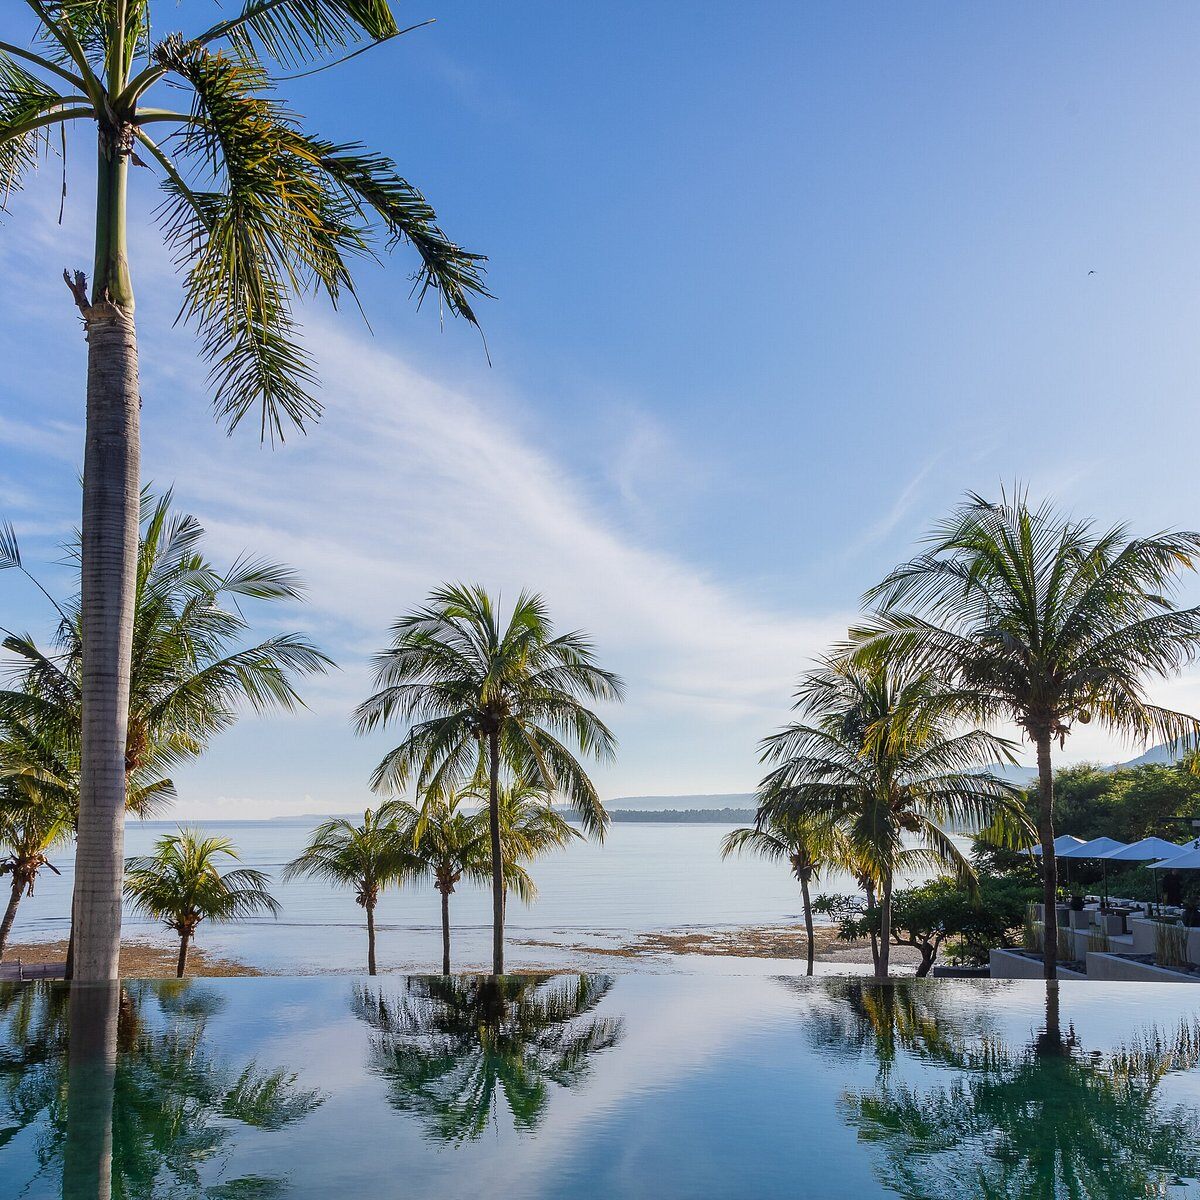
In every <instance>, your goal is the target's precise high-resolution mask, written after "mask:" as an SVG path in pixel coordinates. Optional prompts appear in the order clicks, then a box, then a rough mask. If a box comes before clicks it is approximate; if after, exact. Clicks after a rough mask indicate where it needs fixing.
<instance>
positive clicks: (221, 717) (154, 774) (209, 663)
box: [0, 490, 331, 970]
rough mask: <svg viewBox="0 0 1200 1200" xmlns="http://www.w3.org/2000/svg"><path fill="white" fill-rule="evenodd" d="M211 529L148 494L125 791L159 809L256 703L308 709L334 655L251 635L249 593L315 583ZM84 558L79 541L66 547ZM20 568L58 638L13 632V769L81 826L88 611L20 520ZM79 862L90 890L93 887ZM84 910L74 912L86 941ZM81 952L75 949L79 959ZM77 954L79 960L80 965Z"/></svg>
mask: <svg viewBox="0 0 1200 1200" xmlns="http://www.w3.org/2000/svg"><path fill="white" fill-rule="evenodd" d="M204 536H205V535H204V528H203V526H201V524H200V523H199V521H197V520H196V518H195V517H192V516H189V515H188V514H186V513H180V512H177V511H175V510H174V509H173V508H172V494H171V492H170V490H168V491H167V492H165V493H164V494H163V495H162V496H159V497H155V496H153V495H151V494H150V493H149V492H145V493H143V496H142V524H141V538H140V542H139V546H138V559H137V576H136V585H135V606H134V614H133V657H132V663H131V671H130V677H129V716H128V720H127V722H126V734H125V758H124V761H125V800H126V807H127V809H128V810H129V811H130V812H133V813H136V814H137V815H138V816H141V817H146V816H152V815H153V814H154V813H155V811H156V810H157V809H158V808H160V807H161V806H162V805H163V804H164V803H165V802H167V801H169V800H170V799H171V798H172V797H173V796H174V793H175V789H174V784H173V783H172V782H171V779H170V778H169V777H168V775H167V772H169V771H170V770H172V769H173V768H174V767H175V766H177V765H178V764H179V763H181V762H183V761H185V760H187V759H189V758H194V757H196V756H198V755H200V754H201V753H202V752H203V751H204V750H205V748H206V747H207V745H208V743H209V741H210V740H211V739H212V738H213V736H215V735H216V734H217V733H219V732H221V731H222V730H224V729H227V728H228V727H229V726H231V725H232V724H234V722H235V721H236V720H237V718H238V715H239V712H240V711H241V709H242V708H243V707H244V706H246V705H248V706H249V707H251V708H253V709H255V710H257V711H269V710H271V709H280V710H283V711H291V710H293V709H295V708H296V707H298V706H302V704H303V702H302V701H301V699H300V696H299V693H298V691H297V689H296V681H297V679H298V678H299V677H300V676H303V675H307V674H312V673H318V672H321V671H324V670H325V668H326V667H327V666H329V665H331V660H330V659H329V658H328V657H327V656H326V655H324V654H323V653H321V651H320V650H318V649H317V648H316V647H315V646H314V645H313V644H312V643H311V642H310V641H309V640H308V639H307V638H306V637H304V636H302V635H300V634H295V633H284V634H279V635H276V636H274V637H271V638H267V639H266V640H265V641H262V642H259V643H258V644H246V634H247V633H248V632H249V629H250V625H249V622H248V621H247V620H246V617H245V615H244V614H243V612H242V610H241V608H240V604H241V602H243V601H245V600H257V601H267V602H289V601H296V600H298V599H301V598H302V597H303V594H304V589H303V586H302V584H301V582H300V580H299V578H298V576H297V575H296V573H295V572H294V571H293V570H292V569H291V568H290V567H286V566H282V565H280V564H278V563H274V562H270V561H268V560H265V559H260V558H254V557H250V556H247V555H243V556H242V557H240V558H238V559H237V560H236V561H235V562H234V563H232V564H231V565H230V566H229V567H228V568H227V569H225V570H221V569H219V568H218V567H216V566H215V565H214V564H213V563H212V562H211V561H210V560H209V559H207V558H206V557H205V555H204V552H203V542H204ZM65 550H66V553H67V557H68V560H69V561H75V562H78V561H79V560H80V558H81V546H80V543H79V541H78V539H76V540H75V541H74V542H71V543H68V544H67V546H66V547H65ZM2 569H11V570H16V571H20V572H21V573H22V574H23V575H25V576H26V577H27V578H28V579H29V580H30V581H31V582H32V583H33V584H34V586H35V587H37V588H38V589H39V590H40V591H41V592H42V593H43V595H45V596H46V598H47V599H48V600H49V601H50V603H51V604H52V605H53V607H54V610H55V612H56V614H57V616H58V629H57V632H56V635H55V639H54V644H53V645H52V646H51V647H49V648H45V649H43V648H42V647H39V646H38V645H37V644H36V643H35V642H34V641H33V640H32V639H31V638H29V637H28V636H25V635H18V634H15V633H11V632H8V631H5V632H6V634H7V636H6V638H5V640H4V643H3V645H4V647H5V649H7V650H8V651H10V653H11V654H13V655H14V667H13V668H12V670H13V673H14V674H15V675H16V681H15V682H16V686H15V687H13V688H8V689H3V690H0V739H3V743H2V745H0V773H6V774H12V773H17V774H20V775H21V776H22V777H23V778H24V779H25V781H26V783H27V785H28V786H36V789H37V791H38V793H39V795H40V797H41V800H40V802H46V803H50V804H51V805H52V806H59V807H63V806H65V807H67V808H68V809H69V810H70V811H71V813H72V820H73V822H74V823H75V824H76V825H77V823H78V820H79V811H80V795H81V791H80V776H81V762H80V759H81V749H82V728H83V716H82V708H83V694H84V689H83V657H84V655H83V611H82V602H81V599H80V597H79V596H74V597H72V598H70V599H69V600H67V601H66V602H64V603H61V604H60V603H59V602H58V601H56V600H54V599H53V597H51V596H50V594H49V592H47V591H46V589H45V588H44V587H42V585H41V584H40V583H39V582H38V580H37V578H36V577H35V576H34V575H33V574H32V572H30V570H29V569H28V568H27V567H26V566H25V564H24V563H23V561H22V558H21V551H20V547H19V545H18V542H17V539H16V537H15V535H14V533H13V531H12V529H11V527H4V528H3V529H2V530H0V570H2ZM80 886H81V885H80V875H79V871H78V870H77V871H76V889H77V896H78V895H81V893H79V891H78V889H79V888H80ZM74 931H75V921H74V913H73V914H72V939H71V946H72V948H73V946H74ZM72 958H73V954H72V953H71V951H68V959H69V960H71V959H72ZM73 965H74V964H73V962H70V961H69V963H68V968H69V970H70V968H71V967H73Z"/></svg>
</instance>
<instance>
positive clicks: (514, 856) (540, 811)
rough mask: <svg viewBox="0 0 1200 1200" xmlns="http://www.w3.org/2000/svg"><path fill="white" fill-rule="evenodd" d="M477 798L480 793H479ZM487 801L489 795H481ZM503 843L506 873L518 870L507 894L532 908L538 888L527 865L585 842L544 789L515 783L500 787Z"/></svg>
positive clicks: (509, 883)
mask: <svg viewBox="0 0 1200 1200" xmlns="http://www.w3.org/2000/svg"><path fill="white" fill-rule="evenodd" d="M477 794H478V793H477ZM480 798H481V799H483V800H486V794H482V795H480ZM499 807H500V843H501V845H502V846H503V848H504V865H505V871H506V872H507V871H508V869H509V868H510V867H516V868H517V870H516V872H514V873H513V880H510V881H509V882H508V885H507V886H508V890H509V891H512V892H516V893H517V898H518V899H519V900H521V901H522V902H523V903H525V904H530V903H532V902H533V900H535V899H536V898H537V886H536V885H535V884H534V882H533V880H532V879H531V878H530V876H529V874H528V872H527V871H526V870H525V864H526V863H531V862H533V861H534V860H535V859H538V858H541V857H543V856H544V855H546V854H549V853H551V852H552V851H554V850H562V849H564V848H565V847H567V846H569V845H570V844H571V842H572V841H575V840H576V839H578V840H579V841H583V834H582V832H580V830H578V829H576V828H575V827H574V826H573V825H572V824H571V823H570V822H569V821H568V820H567V819H566V818H565V817H564V816H563V815H562V814H561V813H560V812H558V811H557V810H556V809H555V807H554V802H553V799H552V798H551V797H550V795H549V794H548V793H547V792H546V791H545V789H543V788H540V787H537V786H535V785H534V784H530V783H526V782H524V780H520V779H517V780H513V781H511V782H509V783H507V784H501V785H500V791H499Z"/></svg>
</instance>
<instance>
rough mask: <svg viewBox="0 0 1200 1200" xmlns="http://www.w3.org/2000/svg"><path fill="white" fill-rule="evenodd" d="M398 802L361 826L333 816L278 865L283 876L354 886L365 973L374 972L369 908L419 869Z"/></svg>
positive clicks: (371, 812)
mask: <svg viewBox="0 0 1200 1200" xmlns="http://www.w3.org/2000/svg"><path fill="white" fill-rule="evenodd" d="M406 811H407V809H406V807H405V806H404V805H402V804H400V803H398V802H395V801H393V802H391V803H388V804H383V805H381V806H380V807H379V808H378V809H376V810H372V809H369V808H368V809H367V810H366V811H365V812H364V813H363V819H362V824H360V825H355V824H354V822H353V821H348V820H346V818H344V817H334V818H332V819H330V820H328V821H325V822H323V823H322V824H320V825H318V826H317V827H316V829H314V830H313V832H312V836H311V837H310V838H309V841H308V845H307V846H305V848H304V850H303V852H302V853H301V854H300V855H299V856H298V857H297V858H294V859H293V860H292V861H291V862H290V863H288V864H287V866H286V867H284V870H283V878H284V879H285V880H287V879H296V878H298V877H300V876H309V877H310V878H313V879H323V880H325V882H326V883H331V884H333V886H334V887H349V888H354V891H355V896H354V899H355V902H356V903H358V904H359V905H360V906H361V907H362V909H363V911H364V912H365V913H366V915H367V972H368V974H371V975H374V974H375V907H376V905H377V904H378V903H379V896H380V893H381V892H383V891H384V889H385V888H388V887H391V886H393V885H394V884H398V883H400V882H402V881H403V880H404V879H406V878H408V877H409V876H411V875H416V874H418V873H419V871H420V864H419V863H418V862H417V859H416V857H415V855H414V853H413V842H412V838H411V836H409V837H406V836H405V834H404V829H403V822H404V818H405V813H406Z"/></svg>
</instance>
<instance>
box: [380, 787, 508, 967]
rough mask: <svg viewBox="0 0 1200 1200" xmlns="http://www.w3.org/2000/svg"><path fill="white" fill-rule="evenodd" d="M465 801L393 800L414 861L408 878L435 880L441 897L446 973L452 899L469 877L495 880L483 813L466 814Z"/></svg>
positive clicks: (393, 806)
mask: <svg viewBox="0 0 1200 1200" xmlns="http://www.w3.org/2000/svg"><path fill="white" fill-rule="evenodd" d="M461 799H462V797H461V796H459V795H458V794H452V795H451V796H449V797H448V798H445V799H442V798H438V799H436V800H433V801H429V802H426V803H425V804H422V805H421V806H419V807H418V806H417V805H414V804H408V803H407V802H405V801H400V800H398V801H393V802H392V808H393V811H394V812H395V814H396V822H397V824H398V825H399V827H400V835H401V840H402V843H403V845H404V846H405V848H406V851H407V853H408V854H409V855H410V857H411V866H410V867H409V868H407V871H408V874H409V875H410V876H411V877H412V878H414V879H416V878H420V877H421V876H422V875H424V876H426V877H428V878H430V879H432V880H433V886H434V888H435V889H436V890H437V892H438V895H439V896H440V897H441V909H442V974H443V975H449V974H450V897H451V896H452V895H454V890H455V888H456V887H457V886H458V884H459V882H460V881H461V880H462V879H463V877H464V876H465V877H466V878H468V879H475V880H478V881H479V882H481V883H482V882H485V881H487V880H489V879H491V876H492V866H491V862H492V860H491V852H490V842H489V836H488V825H487V814H486V813H485V812H464V811H463V809H461V808H460V807H459V804H460V801H461Z"/></svg>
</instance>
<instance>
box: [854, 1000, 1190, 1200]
mask: <svg viewBox="0 0 1200 1200" xmlns="http://www.w3.org/2000/svg"><path fill="white" fill-rule="evenodd" d="M929 999H930V997H929V996H928V995H927V996H926V1002H928V1000H929ZM1059 1007H1060V998H1059V992H1058V986H1057V985H1056V984H1054V983H1051V984H1049V985H1048V986H1047V990H1046V1010H1045V1018H1046V1019H1045V1025H1044V1027H1043V1028H1042V1029H1041V1030H1040V1031H1039V1032H1038V1034H1037V1036H1036V1038H1035V1039H1034V1040H1033V1041H1032V1042H1031V1043H1030V1044H1029V1045H1027V1046H1025V1047H1024V1048H1015V1047H1009V1046H1007V1045H1005V1044H1004V1043H1003V1041H1001V1040H1000V1039H999V1038H997V1037H995V1036H994V1035H993V1034H985V1035H984V1036H981V1037H978V1038H974V1037H970V1036H967V1037H964V1036H963V1035H962V1034H961V1032H960V1031H959V1030H958V1029H956V1028H955V1027H954V1024H953V1019H951V1020H949V1021H944V1022H942V1023H941V1024H942V1030H941V1032H940V1034H939V1036H938V1037H937V1038H936V1039H935V1040H934V1041H932V1042H930V1040H929V1039H928V1037H927V1035H926V1033H925V1032H922V1029H923V1028H924V1025H925V1022H927V1021H928V1020H934V1021H936V1012H935V1011H927V1012H926V1013H925V1022H920V1023H913V1022H912V1021H911V1020H910V1019H909V1018H910V1004H909V1002H908V1001H907V1000H905V999H902V998H901V997H899V996H897V997H895V998H894V1001H893V1002H892V1003H890V1004H882V1003H875V1004H866V1005H863V1006H862V1007H861V1008H860V1010H859V1012H860V1013H861V1014H862V1015H863V1016H864V1017H865V1019H866V1020H867V1022H868V1024H869V1025H870V1024H873V1023H874V1022H880V1024H879V1025H877V1026H875V1027H874V1029H875V1034H876V1037H877V1040H878V1044H879V1045H880V1046H881V1047H883V1048H884V1054H885V1055H886V1054H887V1053H889V1052H890V1053H892V1054H893V1055H894V1051H895V1048H896V1047H897V1046H901V1047H903V1048H904V1049H906V1050H907V1051H909V1052H910V1053H911V1054H912V1055H913V1056H914V1057H916V1058H918V1059H926V1060H929V1059H933V1060H935V1061H938V1062H940V1063H942V1064H943V1065H945V1066H949V1067H951V1068H954V1069H955V1070H957V1071H958V1072H959V1075H960V1077H959V1078H958V1079H956V1080H955V1082H954V1083H952V1084H951V1085H949V1086H947V1087H937V1088H931V1089H928V1090H925V1089H920V1088H918V1087H915V1086H908V1085H893V1084H891V1083H890V1082H889V1075H888V1072H885V1071H883V1070H881V1078H880V1083H879V1085H878V1087H877V1088H876V1090H875V1091H874V1092H864V1093H861V1094H850V1095H848V1096H847V1097H846V1099H845V1102H844V1107H845V1111H846V1113H847V1115H848V1119H849V1120H850V1122H851V1124H853V1125H854V1126H855V1127H857V1129H858V1131H859V1136H860V1138H861V1139H862V1140H863V1141H865V1142H872V1143H876V1144H878V1145H880V1146H882V1147H883V1149H884V1153H885V1162H886V1165H885V1167H884V1169H883V1172H882V1178H883V1181H884V1182H885V1184H886V1185H887V1186H888V1187H890V1188H891V1189H893V1190H894V1191H896V1192H897V1193H898V1194H900V1195H902V1196H905V1197H908V1198H909V1200H934V1198H937V1200H942V1198H943V1197H946V1196H949V1195H954V1196H957V1197H960V1198H962V1200H967V1198H972V1197H979V1198H988V1200H992V1198H998V1197H1012V1198H1014V1200H1015V1198H1017V1197H1020V1198H1021V1200H1057V1198H1059V1197H1064V1198H1070V1200H1076V1198H1079V1200H1082V1198H1085V1197H1086V1198H1087V1200H1118V1198H1120V1200H1132V1198H1133V1197H1144V1196H1150V1195H1160V1194H1163V1193H1162V1189H1163V1188H1164V1187H1165V1186H1166V1185H1167V1184H1168V1183H1169V1182H1171V1181H1172V1180H1179V1179H1181V1178H1188V1177H1192V1178H1194V1177H1195V1176H1196V1175H1197V1174H1198V1173H1200V1148H1198V1146H1197V1142H1196V1134H1195V1130H1196V1126H1197V1119H1198V1116H1200V1114H1197V1112H1196V1111H1195V1110H1193V1109H1190V1108H1188V1107H1186V1106H1182V1105H1175V1106H1170V1105H1167V1104H1166V1103H1165V1102H1164V1101H1162V1100H1161V1099H1160V1097H1159V1094H1158V1093H1159V1084H1160V1083H1161V1082H1162V1080H1163V1079H1164V1078H1165V1077H1166V1076H1167V1075H1168V1074H1170V1073H1172V1072H1178V1071H1186V1070H1190V1069H1192V1068H1193V1067H1195V1066H1196V1065H1197V1064H1198V1063H1200V1021H1194V1020H1193V1021H1183V1022H1181V1023H1180V1024H1179V1025H1178V1026H1177V1027H1176V1028H1174V1029H1172V1030H1170V1031H1169V1032H1168V1031H1163V1030H1160V1029H1148V1030H1145V1031H1144V1032H1142V1033H1141V1034H1139V1035H1137V1036H1135V1037H1133V1038H1131V1039H1130V1040H1129V1041H1128V1042H1126V1044H1124V1045H1122V1046H1120V1047H1118V1048H1116V1049H1114V1050H1112V1051H1109V1052H1107V1053H1102V1052H1100V1051H1092V1052H1087V1051H1085V1050H1084V1049H1083V1047H1082V1046H1081V1045H1080V1043H1079V1039H1078V1038H1077V1036H1076V1034H1075V1031H1074V1029H1073V1028H1071V1027H1068V1028H1067V1029H1065V1030H1064V1029H1063V1027H1062V1018H1061V1014H1060V1011H1059ZM955 1016H956V1017H957V1014H955ZM893 1018H899V1019H897V1020H895V1021H893ZM888 1026H890V1028H889V1027H888ZM882 1062H883V1059H882V1058H881V1066H882Z"/></svg>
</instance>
